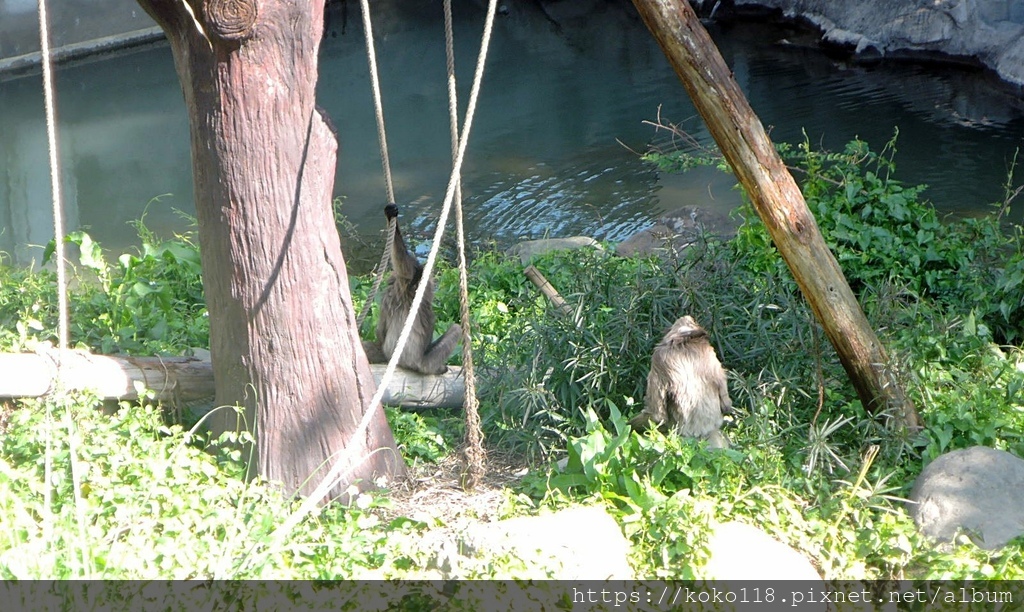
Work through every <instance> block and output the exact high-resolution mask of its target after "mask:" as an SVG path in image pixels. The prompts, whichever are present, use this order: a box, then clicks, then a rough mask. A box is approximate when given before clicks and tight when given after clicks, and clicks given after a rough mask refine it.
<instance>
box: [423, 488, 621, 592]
mask: <svg viewBox="0 0 1024 612" xmlns="http://www.w3.org/2000/svg"><path fill="white" fill-rule="evenodd" d="M455 539H456V541H457V544H456V546H455V547H452V546H450V545H448V544H446V543H445V542H442V541H440V540H439V539H438V538H437V537H434V536H431V534H427V536H425V537H424V538H423V541H424V542H430V544H429V547H430V549H431V550H433V551H435V553H436V554H435V555H434V556H433V561H432V562H431V564H430V568H431V569H436V570H439V571H440V572H441V573H442V575H444V577H445V579H447V580H451V579H461V578H471V577H474V576H473V571H474V568H479V567H481V566H487V565H489V562H491V561H498V562H499V563H498V564H497V565H498V567H501V568H505V569H506V574H505V575H500V576H495V578H498V579H515V580H547V579H556V580H632V579H633V568H632V567H630V565H629V561H628V555H629V542H628V541H627V540H626V538H625V536H623V535H622V530H621V529H620V528H619V525H618V523H616V522H615V520H614V519H613V518H612V517H611V516H610V515H609V514H608V513H607V512H606V511H605V510H604V509H603V508H600V507H597V506H577V507H573V508H567V509H565V510H561V511H559V512H555V513H553V514H546V515H541V516H523V517H517V518H512V519H508V520H504V521H498V522H496V523H475V524H471V525H469V526H467V527H466V528H465V529H463V530H462V532H461V533H459V534H457V535H456V538H455ZM456 550H457V554H456V553H455V552H454V551H456Z"/></svg>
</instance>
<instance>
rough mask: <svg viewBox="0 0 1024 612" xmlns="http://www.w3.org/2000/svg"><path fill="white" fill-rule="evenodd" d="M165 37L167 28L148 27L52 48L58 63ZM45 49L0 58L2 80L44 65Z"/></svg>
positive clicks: (31, 71) (36, 69)
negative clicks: (164, 30) (164, 29)
mask: <svg viewBox="0 0 1024 612" xmlns="http://www.w3.org/2000/svg"><path fill="white" fill-rule="evenodd" d="M161 40H164V32H163V30H161V29H160V28H159V27H156V26H154V27H151V28H144V29H141V30H134V31H132V32H125V33H123V34H114V35H113V36H105V37H103V38H97V39H94V40H88V41H85V42H80V43H75V44H71V45H64V46H62V47H58V48H56V49H53V50H52V58H53V61H54V62H55V63H58V64H63V63H67V62H70V61H74V60H77V59H81V58H84V57H92V56H97V55H103V54H109V53H114V52H117V51H121V50H125V49H134V48H136V47H140V46H142V45H146V44H150V43H154V42H157V41H161ZM42 61H43V56H42V53H40V52H38V51H36V52H35V53H26V54H25V55H18V56H16V57H9V58H5V59H0V80H7V79H13V78H18V77H22V76H26V75H29V74H34V73H37V72H39V71H40V70H41V69H42V68H41V65H42Z"/></svg>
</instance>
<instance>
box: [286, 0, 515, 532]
mask: <svg viewBox="0 0 1024 612" xmlns="http://www.w3.org/2000/svg"><path fill="white" fill-rule="evenodd" d="M497 5H498V1H497V0H488V2H487V17H486V21H485V22H484V32H483V36H482V40H481V41H480V54H479V55H478V56H477V63H476V72H475V73H474V75H473V87H472V89H471V90H470V92H469V103H468V104H467V106H466V120H465V123H464V124H463V128H462V136H461V138H460V139H459V150H458V152H457V154H456V156H455V162H454V163H453V164H452V176H451V178H450V179H449V181H448V189H447V190H446V191H445V197H444V205H443V206H442V208H441V217H440V219H438V222H437V229H436V230H435V232H434V242H433V245H432V247H431V249H430V253H429V254H428V255H427V261H426V263H425V264H424V265H423V278H424V279H427V278H430V275H431V274H432V273H433V271H434V262H435V261H436V259H437V250H438V247H439V246H440V244H441V236H442V235H443V234H444V227H445V224H446V223H447V222H448V214H449V212H450V211H451V205H452V200H453V199H454V197H455V186H456V183H457V182H458V180H457V179H458V177H459V176H460V173H461V172H462V162H463V160H464V159H465V157H466V147H467V146H468V145H469V134H470V130H471V129H472V128H473V116H474V115H475V114H476V103H477V99H478V98H479V96H480V84H481V83H482V82H483V76H484V65H485V64H486V63H487V50H488V48H489V47H490V42H491V32H492V31H493V29H494V14H495V12H496V9H497ZM426 289H427V283H426V282H421V283H420V285H419V287H417V288H416V295H415V296H413V300H412V306H411V307H410V309H409V317H408V318H407V319H406V320H405V326H404V327H402V333H401V335H400V336H399V338H398V344H397V346H395V352H394V355H392V358H391V362H390V363H388V366H387V369H386V370H385V371H384V376H383V378H382V379H381V381H380V384H379V385H378V386H377V393H375V394H374V396H373V398H372V399H371V400H370V404H369V406H367V408H366V412H364V413H363V418H362V419H360V421H359V425H357V426H356V430H355V431H354V432H353V434H352V437H351V438H349V442H348V444H346V445H345V449H344V450H342V451H340V452H339V453H338V459H337V460H336V461H335V463H334V465H333V466H331V469H330V470H329V471H328V472H327V474H326V475H325V476H324V477H323V479H322V480H321V481H320V484H318V485H317V486H316V489H314V490H313V492H312V493H310V494H309V496H307V497H306V499H305V500H303V502H302V504H301V505H300V506H299V508H298V509H296V510H295V511H294V512H292V513H291V514H290V515H288V517H287V518H286V519H285V520H284V522H282V523H281V526H280V527H278V528H277V529H276V530H274V533H273V538H274V541H275V542H279V541H280V540H281V539H282V538H284V537H285V536H287V535H288V534H290V533H291V531H292V530H293V529H294V528H295V526H296V525H298V524H299V521H301V520H302V519H303V518H304V517H305V516H306V515H308V514H309V513H310V512H311V511H312V510H313V509H314V508H316V506H317V504H318V503H320V500H321V499H323V498H324V497H325V496H326V495H327V493H328V491H330V490H331V489H333V488H334V486H335V485H336V484H337V483H338V482H341V481H343V480H345V479H346V478H348V477H349V475H351V473H352V470H354V469H355V466H357V465H358V464H359V463H361V462H362V461H363V459H365V457H364V458H361V459H359V460H356V461H353V457H352V453H353V451H354V449H355V447H356V444H355V441H356V440H359V439H360V438H363V437H365V436H366V429H367V427H369V425H370V419H371V418H372V417H373V415H374V414H375V413H376V412H377V410H378V409H380V405H381V400H382V399H383V397H384V392H385V391H386V390H387V388H388V384H389V383H390V382H391V378H392V377H393V376H394V375H395V368H396V367H397V366H398V356H400V355H401V354H402V351H403V350H405V345H406V343H407V342H408V341H409V333H410V332H411V330H412V324H413V321H415V319H416V317H415V314H416V313H417V312H419V309H420V305H421V304H422V303H423V295H424V294H425V293H426ZM350 461H351V464H349V462H350Z"/></svg>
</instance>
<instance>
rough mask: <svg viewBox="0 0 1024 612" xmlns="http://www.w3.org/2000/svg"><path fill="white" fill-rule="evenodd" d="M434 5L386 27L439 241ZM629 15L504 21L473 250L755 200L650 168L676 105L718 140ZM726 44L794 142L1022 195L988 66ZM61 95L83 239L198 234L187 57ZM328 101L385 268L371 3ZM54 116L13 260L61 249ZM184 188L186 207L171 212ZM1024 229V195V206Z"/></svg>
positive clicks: (393, 141)
mask: <svg viewBox="0 0 1024 612" xmlns="http://www.w3.org/2000/svg"><path fill="white" fill-rule="evenodd" d="M427 4H429V3H426V4H425V3H410V5H409V7H408V8H399V9H393V10H394V12H393V13H391V14H389V15H384V16H381V19H379V20H378V22H377V24H376V27H377V34H378V38H379V40H378V54H379V58H378V60H379V63H380V70H381V74H382V90H383V96H384V102H385V113H386V116H387V121H388V130H389V142H390V148H391V160H392V165H393V170H394V174H395V183H396V191H397V195H398V200H399V201H400V203H403V204H404V215H405V217H404V218H405V219H406V220H407V222H408V223H409V224H410V225H411V226H412V229H413V233H414V235H415V236H417V237H420V238H422V237H425V236H427V234H428V232H432V229H433V222H434V220H435V219H436V218H437V215H438V206H439V203H440V200H441V198H442V196H443V195H444V188H445V185H446V183H447V176H448V169H449V167H450V153H449V140H448V138H449V137H448V126H447V99H446V94H445V80H444V79H445V75H444V48H443V34H442V29H441V21H440V15H439V14H434V13H433V11H432V10H431V11H426V8H430V9H432V8H433V4H429V6H427ZM526 4H529V3H526ZM425 7H426V8H425ZM463 7H464V8H463V14H461V15H459V16H458V18H457V28H456V46H457V51H458V61H459V78H460V88H461V92H460V95H461V100H463V101H465V100H466V99H467V98H468V89H469V84H470V78H471V74H472V68H473V64H474V62H475V54H476V50H477V46H478V44H479V33H480V27H481V23H482V11H477V10H476V9H475V8H465V7H466V5H463ZM628 9H629V7H628V5H626V6H624V7H623V8H616V7H615V6H614V5H613V6H612V7H610V8H609V9H608V10H607V11H605V12H602V13H598V14H595V15H591V16H590V17H589V18H588V19H586V20H584V21H583V22H582V24H583V26H585V27H583V26H581V25H579V24H575V23H574V24H568V23H567V24H562V25H561V26H560V27H559V25H556V24H553V23H552V22H550V21H548V20H547V19H546V18H545V17H544V16H543V15H540V14H537V13H531V12H530V10H528V9H524V10H522V11H520V12H516V13H513V14H511V15H508V16H506V17H503V18H500V19H499V21H498V22H497V25H496V29H495V33H494V39H493V41H492V44H491V54H490V61H489V62H488V67H487V74H486V77H485V81H484V86H483V91H482V95H481V100H480V104H479V107H478V110H477V117H476V123H475V126H474V129H473V133H472V137H471V142H470V146H469V151H468V159H467V162H466V165H465V169H464V193H465V200H466V207H467V216H468V231H469V233H470V238H471V239H472V240H474V241H476V242H488V241H491V240H494V241H497V242H498V243H500V244H507V243H510V242H513V241H515V240H518V239H524V238H536V237H542V236H544V235H550V236H564V235H573V234H589V235H591V236H594V237H596V238H598V239H611V240H621V239H624V238H626V237H628V236H629V235H631V234H632V233H634V232H636V231H638V230H640V229H643V228H644V227H646V226H648V225H650V224H651V223H652V221H653V219H655V218H656V217H657V216H659V215H660V214H663V213H665V212H667V211H671V210H674V209H677V208H679V207H681V206H686V205H698V206H706V207H710V208H713V209H715V210H717V211H728V210H729V209H731V208H732V207H733V206H735V204H736V203H737V202H738V195H737V194H736V192H735V191H734V190H733V189H732V185H733V180H732V179H731V178H730V177H727V176H723V175H719V174H716V173H715V172H713V171H700V172H695V173H691V174H686V175H681V176H659V175H658V173H656V172H655V171H653V170H652V169H651V168H649V167H647V166H646V165H644V164H643V163H641V162H640V161H639V160H638V159H637V156H636V154H635V153H634V151H643V150H645V149H646V147H647V146H648V144H649V143H651V142H664V138H665V136H664V134H663V133H657V132H656V131H655V129H654V128H653V127H651V126H650V125H647V124H645V123H644V122H645V121H647V120H654V119H656V117H657V116H658V113H659V108H660V113H661V116H662V118H663V119H665V120H666V121H671V122H674V123H682V124H683V125H684V126H686V127H687V129H688V130H689V131H690V133H691V134H692V136H693V137H695V138H696V139H697V140H698V141H700V142H702V143H707V142H709V141H710V139H709V137H708V135H707V133H706V131H705V130H704V128H703V126H702V125H701V124H700V122H699V120H697V119H696V118H695V112H694V110H693V107H692V106H691V105H690V103H689V100H688V98H687V96H686V93H685V91H684V90H683V88H682V86H681V85H680V84H679V82H678V81H677V79H676V78H675V76H674V75H673V74H672V72H671V71H670V69H669V68H668V65H667V63H666V61H665V59H664V57H663V56H662V54H661V52H660V50H659V49H658V48H657V47H656V45H655V44H654V42H653V40H652V39H651V37H650V35H649V34H648V33H647V31H646V30H645V29H644V28H643V25H642V24H641V23H639V21H638V20H636V19H635V18H634V17H633V15H632V14H631V13H630V12H629V10H628ZM402 11H406V12H402ZM438 12H439V9H438ZM713 35H714V36H715V38H716V40H717V41H718V43H719V45H720V47H721V49H722V52H723V55H724V56H725V58H726V60H727V61H728V62H729V64H730V65H731V66H732V68H733V70H734V72H735V75H736V78H737V80H738V82H739V83H740V85H741V87H742V88H743V90H744V91H745V92H746V93H747V96H748V97H749V98H750V101H751V105H752V106H753V108H754V110H755V111H756V112H757V113H758V114H759V116H760V117H761V119H762V122H763V123H764V124H765V125H766V126H768V127H770V130H771V135H772V137H773V139H775V140H776V141H791V142H796V141H799V140H801V139H802V138H803V136H802V134H803V133H804V132H806V134H807V136H808V137H809V138H810V139H811V140H812V141H813V142H816V143H821V144H823V145H824V146H827V147H831V148H838V147H841V146H842V144H843V143H845V142H846V141H848V140H849V139H851V138H853V137H855V136H859V137H861V138H863V139H866V140H867V141H869V142H870V143H871V144H872V146H874V147H875V148H879V147H881V146H882V145H883V144H884V143H885V142H886V141H887V140H888V139H889V138H890V137H891V136H892V133H893V130H894V128H895V127H896V126H899V130H900V140H899V147H898V148H899V154H898V156H897V158H896V159H897V165H898V177H899V178H901V179H902V180H904V181H905V182H907V183H927V184H928V185H929V186H930V188H929V190H928V191H927V192H926V194H927V196H928V197H929V198H930V199H931V200H932V201H934V202H935V203H936V205H937V206H939V207H940V208H942V209H944V210H947V211H953V212H958V213H962V214H977V213H979V212H981V211H986V210H989V205H990V204H991V203H992V202H996V201H999V200H1001V199H1002V184H1003V182H1004V180H1005V177H1006V170H1007V167H1008V164H1009V160H1010V159H1011V158H1012V156H1013V152H1014V150H1015V148H1017V147H1020V146H1021V145H1022V144H1024V102H1022V100H1021V99H1020V98H1018V97H1016V96H1014V95H1011V94H1009V93H1007V92H1006V91H1005V90H1003V89H1002V88H1000V87H998V86H997V85H996V84H994V83H993V82H991V80H990V79H989V77H987V76H985V75H984V74H979V73H974V72H967V71H962V70H958V69H952V68H948V67H945V68H939V67H921V66H915V65H911V64H896V65H888V66H875V67H859V66H849V65H844V64H842V63H837V62H833V61H831V60H829V59H828V58H826V57H825V56H824V55H822V54H821V53H819V52H817V51H813V50H807V49H801V48H798V47H796V46H791V45H783V44H779V42H780V40H781V39H783V38H793V32H790V31H787V30H784V29H781V28H777V27H769V26H763V25H733V26H724V27H715V28H714V29H713ZM57 87H58V105H59V106H58V108H59V114H60V138H61V147H62V160H63V162H64V172H65V182H64V188H65V198H66V206H67V210H68V220H69V226H71V227H78V226H86V227H88V228H90V231H91V232H92V233H93V235H94V236H95V237H96V238H98V239H99V240H100V241H102V242H103V243H104V244H106V245H107V246H109V247H111V248H123V247H125V246H127V245H130V244H133V243H134V236H135V235H134V230H133V229H132V228H131V227H130V226H129V225H128V221H130V220H132V219H135V218H138V217H139V216H141V215H142V214H143V212H146V214H147V224H148V225H150V227H152V228H153V229H155V230H157V231H158V232H161V233H165V234H169V233H171V232H173V231H180V230H182V229H184V228H185V227H186V224H185V222H184V221H183V220H182V219H181V218H180V217H179V215H178V214H177V213H176V212H175V210H176V209H177V210H181V211H185V212H191V211H192V210H193V205H192V193H191V170H190V162H189V157H188V142H187V138H188V129H187V124H186V117H185V111H184V104H183V101H182V95H181V92H180V89H179V86H178V82H177V77H176V75H175V72H174V69H173V64H172V61H171V57H170V50H169V49H168V48H167V47H166V46H158V47H155V48H151V49H148V50H144V51H138V52H134V53H130V54H127V55H122V56H119V57H114V58H108V59H102V60H98V61H93V62H88V63H81V64H78V65H74V66H65V67H61V68H60V70H59V71H58V77H57ZM319 93H320V101H321V105H322V106H323V107H324V108H325V109H326V110H327V111H328V113H329V114H330V115H331V117H332V118H333V120H334V123H335V124H336V125H337V127H338V131H339V138H340V144H341V147H340V149H341V150H340V155H339V167H338V175H337V184H336V186H335V193H336V195H339V196H344V198H345V204H344V207H343V210H344V212H345V213H346V215H347V216H348V218H349V220H350V221H352V222H353V223H354V224H355V225H356V227H357V229H358V231H359V233H360V235H361V236H362V237H363V238H365V239H366V240H367V241H370V242H373V244H372V246H367V247H360V246H359V244H358V241H356V240H353V239H349V240H348V241H347V243H346V251H347V252H348V253H349V254H350V263H356V262H365V261H371V260H373V259H375V258H376V256H377V254H378V253H377V249H379V248H380V247H379V245H378V244H377V243H376V241H377V239H378V236H379V234H378V232H379V230H380V228H381V227H382V225H383V223H382V215H381V212H380V206H381V204H382V203H383V200H384V188H383V179H382V173H381V169H380V161H379V157H378V151H377V141H376V130H375V126H374V120H373V110H372V105H371V98H370V90H369V76H368V70H367V67H366V59H365V55H364V49H363V38H362V32H361V26H360V22H359V18H358V15H357V14H356V13H355V12H354V11H350V14H349V16H348V21H347V23H346V22H345V21H344V20H343V19H342V15H341V13H339V12H335V13H333V14H332V20H331V24H330V30H329V32H328V35H327V37H326V39H325V42H324V45H323V49H322V58H321V79H320V83H319ZM42 109H43V105H42V93H41V85H40V80H39V78H38V77H25V78H20V79H16V80H9V81H5V82H0V227H2V233H0V250H2V251H4V252H7V253H9V254H11V255H14V256H15V259H17V260H18V261H19V262H30V261H31V260H32V259H34V258H35V259H37V258H38V257H39V255H40V253H41V250H40V248H39V247H38V246H34V245H42V244H44V243H45V242H46V241H47V240H49V238H50V237H51V236H52V221H51V217H50V208H49V206H50V205H49V178H48V174H47V172H48V170H47V167H46V163H47V162H46V159H47V157H46V145H45V128H44V124H43V110H42ZM1021 176H1022V177H1024V173H1022V175H1021ZM162 194H170V195H166V196H165V197H163V198H161V199H160V200H159V201H156V202H152V203H150V201H151V200H152V199H153V198H154V197H156V196H160V195H162ZM1022 217H1024V202H1021V203H1018V205H1017V206H1016V208H1015V210H1014V213H1013V218H1014V220H1016V221H1021V220H1022ZM359 267H363V265H362V264H360V265H359Z"/></svg>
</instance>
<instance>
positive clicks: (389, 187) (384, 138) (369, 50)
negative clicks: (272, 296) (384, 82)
mask: <svg viewBox="0 0 1024 612" xmlns="http://www.w3.org/2000/svg"><path fill="white" fill-rule="evenodd" d="M360 6H361V7H362V11H363V32H364V33H365V36H366V58H367V62H368V63H369V65H370V91H372V92H373V108H374V111H375V114H376V117H377V142H378V143H379V145H380V163H381V166H383V168H384V194H385V197H386V198H387V203H388V204H394V203H395V186H394V183H393V181H392V179H391V158H390V156H389V155H388V135H387V129H386V128H385V127H384V103H383V102H382V100H381V95H380V77H379V76H378V75H377V52H376V51H375V50H374V44H373V22H372V21H371V19H370V3H369V0H361V3H360ZM394 241H395V224H394V223H392V222H390V221H389V222H388V237H387V240H386V241H385V244H384V252H383V253H381V255H380V263H379V264H377V267H376V268H375V269H374V278H373V289H371V290H370V294H369V295H368V296H367V297H366V301H365V302H363V307H362V309H360V311H359V316H358V317H356V329H357V330H358V329H361V328H362V327H363V322H364V321H365V320H366V316H367V315H368V314H370V306H371V305H372V304H373V303H374V302H375V301H376V300H377V292H378V291H380V283H381V281H382V280H384V275H385V274H387V272H388V268H389V267H390V265H391V245H392V243H393V242H394Z"/></svg>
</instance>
